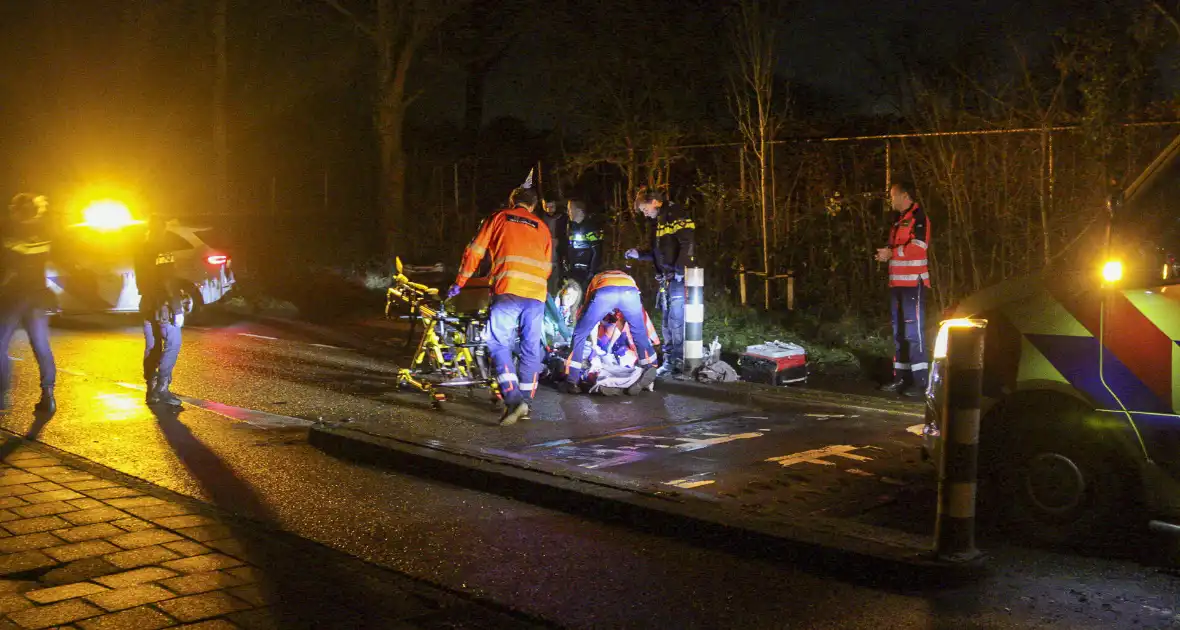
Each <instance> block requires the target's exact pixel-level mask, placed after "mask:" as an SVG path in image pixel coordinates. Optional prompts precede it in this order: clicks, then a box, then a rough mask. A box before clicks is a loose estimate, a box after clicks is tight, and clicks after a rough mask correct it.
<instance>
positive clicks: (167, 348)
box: [143, 320, 180, 383]
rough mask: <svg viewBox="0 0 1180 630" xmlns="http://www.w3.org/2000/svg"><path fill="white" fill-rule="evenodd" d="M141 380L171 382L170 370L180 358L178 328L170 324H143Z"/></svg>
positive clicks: (148, 321)
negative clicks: (154, 379)
mask: <svg viewBox="0 0 1180 630" xmlns="http://www.w3.org/2000/svg"><path fill="white" fill-rule="evenodd" d="M143 341H144V350H143V380H144V381H146V382H148V383H151V381H152V379H153V378H156V379H160V380H167V381H171V380H172V368H174V367H176V359H177V357H179V356H180V327H179V326H173V325H172V323H171V322H158V321H152V320H144V322H143Z"/></svg>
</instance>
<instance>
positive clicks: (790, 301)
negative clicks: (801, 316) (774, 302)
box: [787, 269, 795, 311]
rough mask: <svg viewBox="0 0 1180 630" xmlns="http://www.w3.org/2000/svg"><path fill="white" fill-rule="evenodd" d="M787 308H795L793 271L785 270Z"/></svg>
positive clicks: (791, 309) (789, 309)
mask: <svg viewBox="0 0 1180 630" xmlns="http://www.w3.org/2000/svg"><path fill="white" fill-rule="evenodd" d="M787 310H788V311H793V310H795V271H794V270H793V269H792V270H788V271H787Z"/></svg>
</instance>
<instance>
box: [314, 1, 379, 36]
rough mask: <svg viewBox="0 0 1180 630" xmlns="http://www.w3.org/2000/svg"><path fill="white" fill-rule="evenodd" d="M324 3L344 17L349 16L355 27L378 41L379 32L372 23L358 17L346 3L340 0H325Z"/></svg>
mask: <svg viewBox="0 0 1180 630" xmlns="http://www.w3.org/2000/svg"><path fill="white" fill-rule="evenodd" d="M324 4H326V5H328V6H329V7H332V8H333V9H335V10H336V11H337V12H338V13H340V15H343V16H344V17H346V18H348V19H349V21H351V22H352V25H353V27H355V28H356V30H358V31H360V32H361V33H364V34H365V35H366V36H367V37H368V38H369V39H371V40H373V42H374V43H376V41H377V32H376V31H374V30H373V27H372V25H370V24H366V23H365V21H364V20H362V19H360V18H359V17H357V15H356V14H355V13H353V12H352V11H349V10H348V8H347V7H345V6H344V5H342V4H340V2H339V1H338V0H324Z"/></svg>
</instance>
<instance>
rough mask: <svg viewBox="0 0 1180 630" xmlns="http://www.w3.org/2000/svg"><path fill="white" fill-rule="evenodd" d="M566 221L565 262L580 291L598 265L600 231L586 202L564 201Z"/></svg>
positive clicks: (600, 243) (600, 224)
mask: <svg viewBox="0 0 1180 630" xmlns="http://www.w3.org/2000/svg"><path fill="white" fill-rule="evenodd" d="M566 210H567V212H568V215H569V223H568V224H567V226H566V230H567V231H568V232H569V238H567V239H566V250H565V256H564V258H565V262H566V265H567V267H568V269H567V272H568V274H569V278H570V279H571V280H576V281H577V282H578V286H579V287H580V288H581V289H582V291H585V290H586V287H587V286H588V285H589V284H590V279H591V278H593V277H594V276H595V275H596V274H598V272H599V271H600V269H599V268H600V267H601V266H602V245H603V230H602V223H601V222H600V221H599V220H598V217H597V216H595V215H592V214H590V212H589V208H588V207H587V206H586V202H584V201H582V200H580V199H570V200H568V201H566Z"/></svg>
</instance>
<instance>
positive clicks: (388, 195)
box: [323, 0, 469, 253]
mask: <svg viewBox="0 0 1180 630" xmlns="http://www.w3.org/2000/svg"><path fill="white" fill-rule="evenodd" d="M323 2H324V3H325V4H327V6H329V7H331V8H332V9H334V10H335V11H336V12H337V13H339V14H340V15H342V16H344V17H345V18H347V19H348V20H349V22H350V23H351V25H352V26H353V28H354V29H355V30H356V31H357V32H358V33H359V34H361V35H362V36H363V37H364V39H365V40H366V41H368V42H370V43H371V44H372V46H373V49H374V51H375V52H376V56H377V64H376V74H377V76H376V84H377V99H376V104H375V108H374V109H375V111H374V122H375V124H376V128H377V136H378V140H379V145H380V152H381V187H380V188H381V199H380V203H381V208H382V211H383V216H384V225H383V226H382V228H383V230H384V233H385V249H386V253H392V252H393V251H395V250H396V249H398V248H400V247H404V246H405V245H406V238H407V237H406V235H405V231H404V230H405V225H406V216H405V193H406V154H405V148H404V135H403V134H404V129H403V127H404V123H405V117H406V111H407V110H408V108H409V106H410V104H411V103H413V101H414V99H415V98H416V97H417V94H412V93H410V92H409V88H408V82H409V76H410V68H411V66H412V65H413V62H414V60H415V58H416V56H417V54H418V52H419V50H420V49H421V47H422V45H423V43H424V42H425V41H426V40H427V38H429V37H430V35H431V34H433V33H434V32H435V31H436V30H437V29H438V27H439V26H441V25H442V23H443V22H445V21H446V20H447V18H449V17H450V16H452V15H454V14H455V12H457V11H459V10H460V9H462V8H463V7H464V6H465V5H467V4H468V2H469V0H373V1H372V2H368V3H365V4H366V5H368V6H365V7H361V8H350V7H349V6H346V3H345V0H323ZM358 4H361V3H358ZM374 5H375V6H374Z"/></svg>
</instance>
